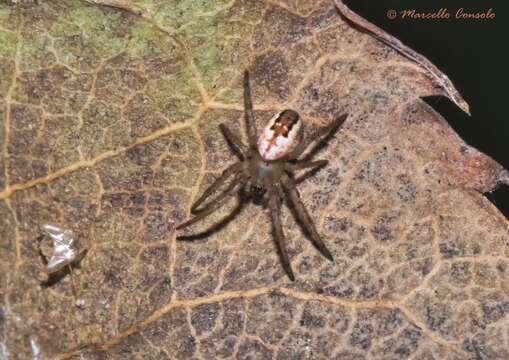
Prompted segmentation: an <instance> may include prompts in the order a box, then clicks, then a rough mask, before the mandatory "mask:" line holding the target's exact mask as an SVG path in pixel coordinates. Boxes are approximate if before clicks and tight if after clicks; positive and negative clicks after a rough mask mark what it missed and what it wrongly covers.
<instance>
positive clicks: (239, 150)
mask: <svg viewBox="0 0 509 360" xmlns="http://www.w3.org/2000/svg"><path fill="white" fill-rule="evenodd" d="M219 129H220V130H221V132H222V133H223V135H224V137H225V138H226V141H228V143H229V144H230V145H231V147H232V148H233V150H234V151H235V153H236V154H237V155H238V156H239V157H240V158H241V160H243V159H245V158H246V152H247V151H246V147H245V146H244V144H243V143H242V141H241V140H240V139H239V138H238V137H237V136H236V135H234V134H233V133H232V132H231V130H230V129H228V127H226V125H225V124H220V125H219Z"/></svg>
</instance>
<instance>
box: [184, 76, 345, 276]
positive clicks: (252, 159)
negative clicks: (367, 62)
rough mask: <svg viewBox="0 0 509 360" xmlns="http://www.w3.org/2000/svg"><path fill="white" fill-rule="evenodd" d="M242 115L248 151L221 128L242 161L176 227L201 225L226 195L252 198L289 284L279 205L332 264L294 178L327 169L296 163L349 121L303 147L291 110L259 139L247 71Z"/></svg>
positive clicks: (299, 122) (317, 163)
mask: <svg viewBox="0 0 509 360" xmlns="http://www.w3.org/2000/svg"><path fill="white" fill-rule="evenodd" d="M244 110H245V120H246V129H247V138H248V141H249V146H247V147H246V146H245V145H244V144H243V143H242V141H241V140H240V139H239V138H238V137H237V136H235V135H234V134H233V133H232V132H231V131H230V130H229V129H228V128H227V127H226V126H225V125H223V124H221V125H220V126H219V127H220V129H221V131H222V133H223V135H224V136H225V137H226V139H227V141H228V142H229V143H230V145H231V146H232V147H233V148H234V150H235V152H236V153H237V154H238V155H239V157H240V160H241V161H239V162H236V163H234V164H233V165H231V166H229V167H228V168H226V170H224V171H223V173H222V174H221V176H220V177H219V178H218V179H216V181H215V182H214V183H212V185H210V187H208V188H207V189H206V190H205V191H204V193H203V194H202V196H200V198H199V199H198V200H196V202H195V203H194V204H193V205H192V206H191V213H192V214H194V215H196V216H195V217H194V218H192V219H191V220H189V221H187V222H185V223H183V224H180V225H179V226H178V229H181V228H184V227H186V226H188V225H191V224H193V223H195V222H197V221H198V220H201V219H203V218H204V217H206V216H208V215H209V214H211V213H212V212H214V211H215V210H217V209H218V208H219V207H221V206H222V205H223V204H224V203H225V202H226V200H227V199H228V197H229V196H230V195H234V194H236V193H237V192H239V191H243V192H244V193H245V194H247V195H248V196H249V197H250V198H252V199H254V200H256V201H259V202H261V203H263V204H266V205H268V209H269V211H270V215H271V219H272V224H273V228H274V234H275V237H276V242H277V245H278V248H279V251H280V253H281V260H282V263H283V267H284V269H285V271H286V273H287V274H288V276H289V278H290V279H291V280H292V281H293V280H294V279H295V277H294V275H293V271H292V267H291V265H290V261H289V259H288V253H287V250H286V245H285V236H284V232H283V227H282V224H281V203H282V200H283V199H284V198H286V199H288V202H289V205H290V206H292V207H293V209H294V210H295V213H296V215H297V217H298V219H299V220H300V221H301V223H302V225H303V226H304V228H305V229H306V231H307V232H308V233H309V235H310V237H311V239H312V241H313V243H314V244H315V246H316V247H317V248H318V250H320V252H321V253H322V254H323V255H324V256H325V257H326V258H327V259H329V260H332V255H331V253H330V252H329V250H327V248H326V247H325V244H324V243H323V241H322V240H321V238H320V235H319V234H318V232H317V230H316V227H315V225H314V223H313V220H312V219H311V217H310V215H309V213H308V212H307V210H306V208H305V207H304V204H303V203H302V201H301V200H300V196H299V192H298V191H297V188H296V182H295V180H294V176H293V173H294V172H295V171H297V170H301V169H307V168H315V169H317V168H319V167H322V166H325V165H326V164H327V160H316V161H311V160H309V159H308V157H309V155H308V156H306V157H305V158H304V159H300V160H299V157H300V156H301V155H302V154H303V153H304V152H305V151H306V149H307V148H308V147H309V145H310V144H311V143H312V142H313V140H315V139H316V140H318V141H319V142H321V141H322V140H324V139H325V138H326V137H327V135H329V134H332V133H333V132H334V131H335V130H336V129H338V127H339V126H341V124H342V123H343V122H344V121H345V119H346V117H347V115H346V114H345V115H342V116H340V117H338V118H337V119H336V120H335V121H334V122H333V123H332V124H331V125H329V126H327V127H325V128H323V129H322V130H321V131H319V133H318V134H317V136H316V138H315V139H311V141H310V142H309V143H307V144H306V143H304V142H303V141H302V136H301V133H302V128H303V124H302V120H301V119H300V116H299V114H298V113H297V112H295V111H293V110H283V111H281V112H279V113H277V114H276V115H274V116H273V117H272V118H271V119H270V120H269V122H268V123H267V125H266V126H265V127H264V128H263V130H262V132H261V134H260V136H259V138H258V139H257V138H256V134H257V131H256V125H255V122H254V117H253V104H252V102H251V91H250V87H249V73H248V72H247V71H246V72H245V73H244ZM310 155H312V152H310ZM231 177H233V180H232V181H230V182H229V184H228V185H227V186H226V189H225V190H224V191H223V192H222V193H220V194H219V195H218V196H216V197H215V198H214V199H213V200H211V201H210V202H208V203H207V204H205V205H204V206H202V207H200V205H202V203H203V202H204V201H205V200H206V199H208V198H209V197H210V196H211V195H212V194H213V193H214V192H215V191H216V190H218V189H219V188H220V187H222V186H223V185H224V184H226V183H227V182H228V179H230V178H231Z"/></svg>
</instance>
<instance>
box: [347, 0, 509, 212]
mask: <svg viewBox="0 0 509 360" xmlns="http://www.w3.org/2000/svg"><path fill="white" fill-rule="evenodd" d="M345 3H346V4H347V5H348V6H349V7H350V8H351V9H352V10H354V11H355V12H357V13H358V14H360V15H361V16H362V17H364V18H366V19H368V20H369V21H371V22H372V23H374V24H376V25H377V26H379V27H380V28H382V29H384V30H385V31H387V32H388V33H389V34H391V35H393V36H395V37H397V38H398V39H400V40H401V41H402V42H403V43H404V44H406V45H408V46H410V47H411V48H412V49H414V50H416V51H417V52H419V53H421V54H423V55H424V56H426V57H427V58H428V59H429V60H430V61H431V62H433V63H434V64H435V65H436V66H437V67H438V68H439V69H440V70H442V71H443V72H444V73H445V74H446V75H448V76H449V78H450V79H451V80H452V82H453V84H454V85H455V86H456V88H457V89H458V90H459V92H460V93H461V95H462V96H463V98H464V99H465V100H466V101H467V103H468V104H469V105H470V112H471V114H472V116H468V115H466V114H465V113H463V112H462V111H461V110H460V109H459V108H457V107H456V106H455V105H454V104H453V103H452V102H450V101H449V100H448V99H446V98H443V97H441V98H428V99H425V101H426V102H427V103H428V104H430V105H431V106H432V107H433V108H435V110H437V111H438V112H439V113H441V114H442V116H444V118H445V119H446V120H447V121H448V122H449V124H450V125H451V126H452V127H453V128H454V130H455V131H456V132H457V133H458V134H459V135H460V136H461V138H463V139H464V140H465V141H466V142H467V143H468V144H470V145H472V146H474V147H475V148H477V149H479V150H481V151H482V152H484V153H485V154H488V155H489V156H491V157H492V158H494V159H495V160H497V161H498V162H499V163H500V164H502V165H503V166H504V167H505V168H506V169H507V168H509V144H508V140H509V116H508V114H507V111H506V106H507V105H508V104H509V98H508V96H509V94H508V92H507V87H506V86H505V83H506V79H507V73H508V72H507V68H506V66H507V65H508V63H509V62H508V61H507V57H506V54H507V53H508V52H507V50H508V49H509V45H508V44H509V40H508V35H509V32H508V30H509V23H508V16H507V15H508V14H509V6H508V4H509V1H505V0H498V1H493V0H492V1H489V0H486V1H479V0H476V1H474V0H461V1H459V0H447V1H444V0H442V1H437V0H427V1H422V0H421V1H417V0H386V1H383V2H381V1H380V2H379V1H373V0H355V1H354V0H350V1H345ZM460 7H463V8H464V9H465V10H466V11H476V12H477V11H487V10H488V9H489V8H492V9H493V12H494V13H495V15H496V17H495V19H491V20H466V19H455V13H456V10H457V9H458V8H460ZM440 8H447V9H448V12H449V13H450V15H451V16H450V18H449V19H409V18H408V17H407V18H405V19H401V18H400V14H399V12H400V11H401V10H404V9H415V10H416V12H429V11H431V12H435V11H438V10H439V9H440ZM389 9H394V10H396V11H398V17H397V18H396V19H394V20H390V19H388V18H387V11H388V10H389ZM486 196H487V198H488V199H489V200H490V201H492V202H493V203H495V205H497V207H498V208H499V209H500V210H501V211H502V212H503V213H504V214H505V216H506V217H507V218H509V187H507V186H501V187H500V188H499V189H497V190H496V191H494V192H492V193H489V194H486Z"/></svg>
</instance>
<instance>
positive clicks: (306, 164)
mask: <svg viewBox="0 0 509 360" xmlns="http://www.w3.org/2000/svg"><path fill="white" fill-rule="evenodd" d="M328 163H329V161H328V160H316V161H310V160H304V161H301V162H297V163H294V164H292V163H285V170H286V171H287V172H290V173H291V174H293V173H294V172H295V171H297V170H303V169H308V168H312V169H311V170H310V171H307V172H306V173H304V174H303V175H301V176H299V177H296V178H295V177H294V179H295V183H296V184H300V183H301V182H303V181H304V180H306V179H309V178H310V177H311V176H313V175H314V174H315V173H316V172H318V171H319V170H320V169H321V168H322V167H324V166H325V165H327V164H328Z"/></svg>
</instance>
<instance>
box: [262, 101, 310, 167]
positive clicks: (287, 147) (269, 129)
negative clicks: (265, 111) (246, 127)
mask: <svg viewBox="0 0 509 360" xmlns="http://www.w3.org/2000/svg"><path fill="white" fill-rule="evenodd" d="M301 128H302V120H301V119H300V116H299V114H298V113H297V112H296V111H293V110H283V111H281V112H280V113H277V114H276V115H274V116H273V117H272V118H271V119H270V120H269V122H268V123H267V125H266V126H265V127H264V128H263V130H262V133H261V134H260V137H259V139H258V152H259V153H260V156H261V157H262V158H263V160H266V161H273V160H277V159H281V158H282V157H284V156H286V155H289V154H290V153H291V152H292V151H293V150H294V149H295V147H296V146H297V145H298V143H299V142H300V136H301V134H300V131H301Z"/></svg>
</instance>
